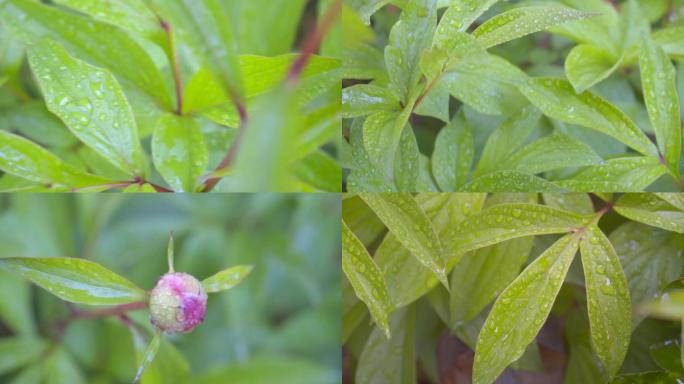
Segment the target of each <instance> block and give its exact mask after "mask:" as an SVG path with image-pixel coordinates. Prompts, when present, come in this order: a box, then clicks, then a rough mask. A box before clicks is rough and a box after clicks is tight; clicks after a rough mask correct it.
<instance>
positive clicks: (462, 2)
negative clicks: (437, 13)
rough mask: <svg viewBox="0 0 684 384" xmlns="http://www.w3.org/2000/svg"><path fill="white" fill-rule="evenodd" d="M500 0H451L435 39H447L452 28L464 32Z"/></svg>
mask: <svg viewBox="0 0 684 384" xmlns="http://www.w3.org/2000/svg"><path fill="white" fill-rule="evenodd" d="M498 2H499V0H451V2H450V6H449V8H447V10H446V12H444V15H443V16H442V19H441V20H440V22H439V26H438V27H437V31H436V32H435V39H445V38H446V37H447V36H448V35H449V34H450V33H451V31H452V30H454V29H455V30H457V31H460V32H464V31H466V30H467V29H468V27H470V25H471V24H472V23H473V22H474V21H475V20H477V19H478V18H479V17H480V16H482V14H483V13H485V12H486V11H487V10H488V9H489V8H490V7H491V6H492V5H494V4H496V3H498Z"/></svg>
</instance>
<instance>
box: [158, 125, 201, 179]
mask: <svg viewBox="0 0 684 384" xmlns="http://www.w3.org/2000/svg"><path fill="white" fill-rule="evenodd" d="M152 159H153V160H154V165H155V167H156V168H157V171H159V173H160V174H161V175H162V177H163V178H164V180H166V182H167V183H169V185H170V186H171V188H172V189H173V190H174V191H176V192H194V191H195V190H196V189H197V184H198V181H199V178H200V176H202V174H203V173H204V171H206V169H207V165H208V162H209V153H208V150H207V145H206V144H205V142H204V136H203V135H202V132H200V127H199V124H197V122H196V121H195V120H194V119H193V118H189V117H180V116H177V115H166V116H164V117H162V118H161V119H160V120H159V122H158V123H157V128H156V129H155V131H154V136H153V137H152Z"/></svg>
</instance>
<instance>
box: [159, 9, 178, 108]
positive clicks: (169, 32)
mask: <svg viewBox="0 0 684 384" xmlns="http://www.w3.org/2000/svg"><path fill="white" fill-rule="evenodd" d="M160 23H161V27H162V29H164V32H166V37H167V40H168V42H169V53H170V54H171V57H170V58H169V59H170V60H171V66H172V67H173V79H174V81H175V83H176V113H177V114H178V115H180V116H182V115H183V80H182V78H181V71H180V65H179V62H178V50H177V49H176V44H175V39H174V37H173V30H172V29H171V25H170V24H169V23H167V22H166V21H164V20H160Z"/></svg>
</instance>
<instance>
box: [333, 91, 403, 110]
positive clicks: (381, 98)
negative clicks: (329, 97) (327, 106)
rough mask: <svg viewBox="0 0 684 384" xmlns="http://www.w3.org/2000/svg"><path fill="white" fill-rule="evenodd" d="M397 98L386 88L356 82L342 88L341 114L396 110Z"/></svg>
mask: <svg viewBox="0 0 684 384" xmlns="http://www.w3.org/2000/svg"><path fill="white" fill-rule="evenodd" d="M400 108H401V106H400V105H399V100H397V99H396V98H395V96H394V95H393V94H392V92H390V91H389V90H388V89H387V88H383V87H378V86H375V85H371V84H358V85H354V86H351V87H347V88H345V89H344V90H342V116H343V117H357V116H363V115H368V114H371V113H374V112H379V111H398V110H399V109H400Z"/></svg>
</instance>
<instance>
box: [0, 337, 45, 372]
mask: <svg viewBox="0 0 684 384" xmlns="http://www.w3.org/2000/svg"><path fill="white" fill-rule="evenodd" d="M47 348H48V344H47V343H46V342H45V341H43V340H41V339H36V338H26V337H4V338H2V339H0V375H5V374H7V373H8V372H12V371H15V370H17V369H19V368H21V367H23V366H25V365H28V364H30V363H32V362H34V361H38V360H39V359H40V357H41V356H42V355H43V354H44V353H45V351H46V350H47Z"/></svg>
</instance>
